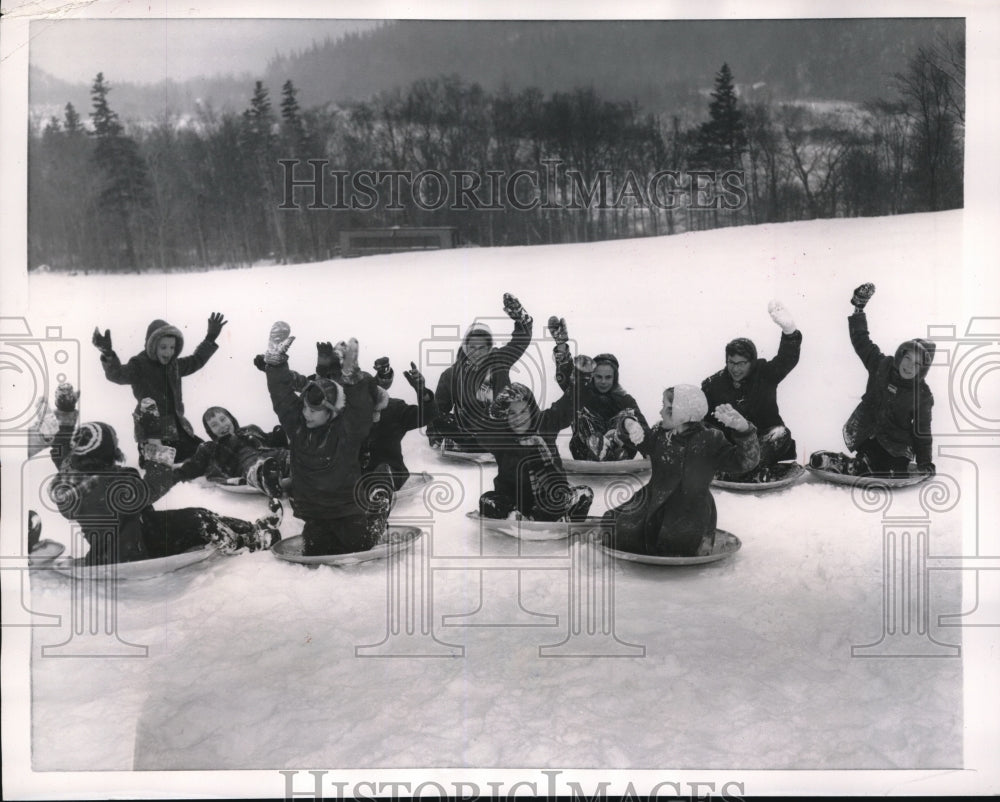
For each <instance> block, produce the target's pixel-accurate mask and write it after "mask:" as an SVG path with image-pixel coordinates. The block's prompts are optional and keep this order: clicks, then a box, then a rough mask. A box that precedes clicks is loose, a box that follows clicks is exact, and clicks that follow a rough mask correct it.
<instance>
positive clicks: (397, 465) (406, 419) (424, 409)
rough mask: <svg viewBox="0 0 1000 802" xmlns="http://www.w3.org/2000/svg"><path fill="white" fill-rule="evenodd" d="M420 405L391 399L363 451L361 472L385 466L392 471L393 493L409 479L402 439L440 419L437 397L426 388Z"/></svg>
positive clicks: (375, 424)
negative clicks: (438, 416)
mask: <svg viewBox="0 0 1000 802" xmlns="http://www.w3.org/2000/svg"><path fill="white" fill-rule="evenodd" d="M420 402H421V403H420V406H417V405H416V404H407V403H406V402H405V401H403V400H402V399H399V398H390V399H389V404H388V406H386V408H385V409H383V410H382V411H381V412H380V413H379V419H378V420H377V421H376V422H375V423H373V424H372V429H371V433H370V434H369V435H368V439H367V440H366V441H365V443H364V445H363V446H362V447H361V469H362V471H364V472H365V473H370V472H374V471H378V470H379V469H380V468H382V467H383V466H385V467H387V468H389V469H390V470H391V471H392V485H393V489H394V490H399V488H400V487H402V486H403V484H404V483H405V482H406V480H407V479H408V478H409V476H410V471H409V470H408V469H407V467H406V463H405V462H403V437H405V436H406V433H407V432H411V431H413V430H414V429H419V428H420V427H421V426H422V425H423V424H424V423H426V422H427V421H430V420H433V419H434V418H435V417H436V416H437V404H436V403H435V401H434V394H433V393H432V392H431V391H430V390H428V389H427V388H424V390H423V397H422V398H421V399H420Z"/></svg>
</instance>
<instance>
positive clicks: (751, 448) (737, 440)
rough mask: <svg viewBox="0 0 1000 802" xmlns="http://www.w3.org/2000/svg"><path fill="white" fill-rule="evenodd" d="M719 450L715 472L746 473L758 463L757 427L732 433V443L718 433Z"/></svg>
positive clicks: (716, 456)
mask: <svg viewBox="0 0 1000 802" xmlns="http://www.w3.org/2000/svg"><path fill="white" fill-rule="evenodd" d="M709 431H714V430H709ZM717 437H718V445H719V450H718V451H717V452H716V455H715V461H714V462H715V470H716V471H721V472H724V473H746V472H747V471H749V470H752V469H753V468H755V467H757V463H758V462H760V441H758V440H757V427H756V426H754V425H753V424H750V428H749V429H747V430H746V431H745V432H737V431H735V430H733V432H732V442H730V441H729V440H728V439H726V436H725V435H724V434H722V433H721V432H719V434H718V435H717Z"/></svg>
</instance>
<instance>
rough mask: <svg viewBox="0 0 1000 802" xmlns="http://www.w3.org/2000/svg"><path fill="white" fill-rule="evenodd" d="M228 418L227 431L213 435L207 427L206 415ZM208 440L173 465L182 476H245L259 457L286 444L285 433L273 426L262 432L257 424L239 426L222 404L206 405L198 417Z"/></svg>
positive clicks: (275, 451)
mask: <svg viewBox="0 0 1000 802" xmlns="http://www.w3.org/2000/svg"><path fill="white" fill-rule="evenodd" d="M220 412H221V413H222V414H224V415H226V417H228V418H229V420H230V422H231V423H232V426H233V431H232V433H231V434H226V435H223V436H222V437H219V436H217V435H216V434H214V433H213V432H212V430H211V429H209V428H208V423H207V421H208V418H209V417H210V416H211V415H214V414H216V413H220ZM201 420H202V423H203V424H204V425H205V431H206V432H208V436H209V438H210V439H209V441H208V442H206V443H202V444H201V445H199V446H198V449H197V451H195V452H194V455H193V456H191V457H190V458H189V459H187V460H185V462H184V464H183V465H181V466H180V467H179V468H177V472H178V474H179V476H180V477H181V478H182V479H185V480H187V479H194V478H195V477H196V476H208V477H226V478H229V477H236V476H245V475H246V472H247V469H248V468H249V467H250V466H251V465H253V464H254V463H255V462H256V461H257V460H259V459H260V458H261V457H265V456H267V455H269V454H277V453H278V450H279V449H280V448H281V447H282V446H285V445H286V444H287V440H286V439H285V433H284V432H283V431H282V430H281V429H280V428H276V429H275V430H274V431H272V432H271V433H270V434H265V432H264V430H263V429H261V428H260V427H259V426H255V425H254V424H250V425H249V426H240V425H239V423H238V422H237V420H236V418H235V417H234V416H233V414H232V413H231V412H230V411H229V410H228V409H225V408H224V407H209V408H208V409H206V410H205V414H204V415H202V416H201Z"/></svg>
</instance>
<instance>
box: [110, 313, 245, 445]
mask: <svg viewBox="0 0 1000 802" xmlns="http://www.w3.org/2000/svg"><path fill="white" fill-rule="evenodd" d="M225 325H226V321H225V320H224V319H223V317H222V315H221V314H219V313H218V312H213V313H212V315H211V316H210V317H209V319H208V332H207V333H206V335H205V339H204V340H202V341H201V343H199V344H198V347H197V348H195V350H194V353H193V354H192V355H191V356H185V357H182V356H181V355H180V354H181V351H183V350H184V335H183V334H181V331H180V329H178V328H177V327H176V326H171V325H170V324H169V323H167V322H166V321H163V320H154V321H153V322H152V323H150V324H149V327H148V328H147V329H146V343H145V347H144V348H143V350H142V352H141V353H138V354H136V355H135V356H133V357H132V358H131V359H130V360H129V361H128V362H126V363H125V364H124V365H123V364H122V363H121V360H119V359H118V355H117V354H116V353H115V351H114V349H113V348H112V347H111V331H110V330H107V329H106V330H105V332H104V334H103V335H102V334H101V332H100V330H99V329H96V328H95V329H94V335H93V337H92V341H93V343H94V346H95V347H96V348H97V349H98V350H99V351H100V352H101V367H102V368H103V369H104V375H105V377H107V379H108V381H112V382H114V383H115V384H127V385H129V386H130V387H131V388H132V395H133V396H135V400H136V407H135V411H134V412H133V419H134V421H135V440H136V443H137V444H138V445H139V460H140V465H141V464H142V461H143V456H142V453H143V449H142V446H143V444H144V443H147V442H152V443H156V444H160V445H164V446H168V447H171V448H173V449H175V451H176V455H177V459H178V460H179V461H183V460H186V459H187V458H188V457H190V456H192V455H193V454H194V452H195V450H196V449H197V448H198V445H199V443H201V442H202V440H201V438H200V437H198V436H197V435H195V433H194V429H192V428H191V424H190V423H189V422H188V420H187V418H185V417H184V398H183V396H182V394H181V379H182V378H183V377H184V376H189V375H191V374H192V373H194V372H195V371H197V370H200V369H201V368H202V367H204V365H205V363H206V362H208V360H209V359H210V358H211V356H212V354H214V353H215V352H216V351H217V350H218V348H219V346H218V345H217V344H216V342H215V341H216V339H217V338H218V336H219V334H221V333H222V327H223V326H225Z"/></svg>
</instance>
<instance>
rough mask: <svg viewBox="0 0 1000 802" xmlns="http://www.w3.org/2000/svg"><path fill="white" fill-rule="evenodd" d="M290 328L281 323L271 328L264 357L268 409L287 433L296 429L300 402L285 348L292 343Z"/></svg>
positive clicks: (278, 322)
mask: <svg viewBox="0 0 1000 802" xmlns="http://www.w3.org/2000/svg"><path fill="white" fill-rule="evenodd" d="M291 332H292V329H291V327H290V326H289V325H288V324H287V323H285V322H284V321H282V320H279V321H277V322H276V323H275V324H274V325H272V326H271V332H270V334H269V335H268V343H267V353H265V354H264V363H265V370H264V373H265V375H266V376H267V391H268V393H269V394H270V396H271V406H272V407H273V409H274V413H275V414H276V415H277V416H278V421H279V422H280V423H281V426H282V428H284V429H285V431H286V432H292V431H294V430H295V429H296V428H297V427H298V423H299V417H300V414H301V406H302V405H301V401H300V400H299V397H298V395H296V393H295V389H294V383H293V377H292V371H290V370H289V369H288V348H289V346H291V344H292V343H293V342H294V341H295V337H294V336H292V333H291Z"/></svg>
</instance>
